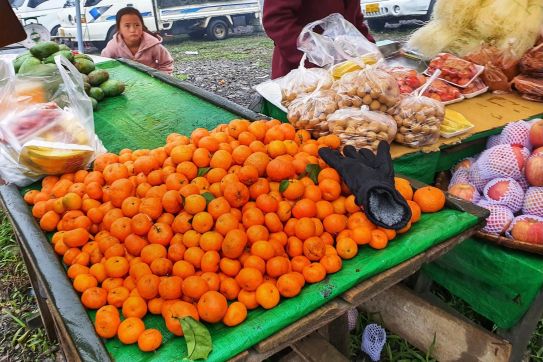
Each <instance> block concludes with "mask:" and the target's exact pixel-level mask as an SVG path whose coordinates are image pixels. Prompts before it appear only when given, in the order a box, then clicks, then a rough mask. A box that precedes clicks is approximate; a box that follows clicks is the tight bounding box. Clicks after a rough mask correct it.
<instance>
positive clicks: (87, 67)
mask: <svg viewBox="0 0 543 362" xmlns="http://www.w3.org/2000/svg"><path fill="white" fill-rule="evenodd" d="M74 65H75V67H76V68H77V70H79V72H80V73H83V74H89V73H90V72H92V71H93V70H94V68H95V66H94V63H93V62H92V61H90V60H88V59H83V58H75V60H74Z"/></svg>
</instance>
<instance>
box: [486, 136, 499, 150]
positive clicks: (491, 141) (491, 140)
mask: <svg viewBox="0 0 543 362" xmlns="http://www.w3.org/2000/svg"><path fill="white" fill-rule="evenodd" d="M502 143H503V142H502V135H501V134H498V135H495V136H490V137H488V140H487V141H486V148H487V149H489V148H492V147H494V146H497V145H501V144H502Z"/></svg>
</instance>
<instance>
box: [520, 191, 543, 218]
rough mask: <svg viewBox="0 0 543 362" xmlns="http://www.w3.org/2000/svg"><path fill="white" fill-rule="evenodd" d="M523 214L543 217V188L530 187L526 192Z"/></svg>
mask: <svg viewBox="0 0 543 362" xmlns="http://www.w3.org/2000/svg"><path fill="white" fill-rule="evenodd" d="M522 213H523V214H525V215H534V216H539V217H543V187H530V188H529V189H528V190H526V193H525V194H524V202H523V204H522Z"/></svg>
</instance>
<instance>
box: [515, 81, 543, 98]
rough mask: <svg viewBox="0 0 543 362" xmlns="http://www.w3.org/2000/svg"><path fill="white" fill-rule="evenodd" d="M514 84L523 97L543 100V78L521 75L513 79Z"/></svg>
mask: <svg viewBox="0 0 543 362" xmlns="http://www.w3.org/2000/svg"><path fill="white" fill-rule="evenodd" d="M513 84H514V85H515V88H516V89H517V90H518V92H519V93H520V94H521V96H522V98H525V99H528V100H530V101H536V102H543V79H541V78H531V77H529V76H526V75H519V76H518V77H515V79H513Z"/></svg>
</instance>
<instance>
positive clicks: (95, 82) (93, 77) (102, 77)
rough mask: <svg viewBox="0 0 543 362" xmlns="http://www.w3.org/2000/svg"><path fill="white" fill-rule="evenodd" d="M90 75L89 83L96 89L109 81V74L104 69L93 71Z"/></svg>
mask: <svg viewBox="0 0 543 362" xmlns="http://www.w3.org/2000/svg"><path fill="white" fill-rule="evenodd" d="M88 75H89V83H90V84H91V85H92V86H95V87H97V86H99V85H100V84H102V83H104V82H105V81H106V80H108V79H109V73H108V72H107V70H103V69H97V70H93V71H92V72H90V73H89V74H88Z"/></svg>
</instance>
